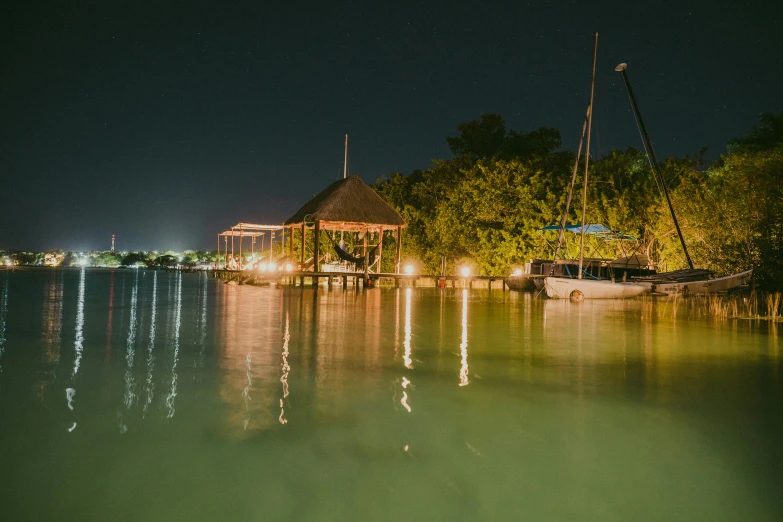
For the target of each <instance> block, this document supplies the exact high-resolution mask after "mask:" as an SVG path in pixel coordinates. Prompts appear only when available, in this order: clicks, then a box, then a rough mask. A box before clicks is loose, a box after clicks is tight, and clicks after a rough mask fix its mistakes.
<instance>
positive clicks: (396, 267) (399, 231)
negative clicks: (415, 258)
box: [394, 227, 402, 274]
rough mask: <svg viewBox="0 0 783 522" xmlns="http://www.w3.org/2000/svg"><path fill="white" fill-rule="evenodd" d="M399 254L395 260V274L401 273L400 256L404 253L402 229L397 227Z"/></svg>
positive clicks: (397, 248)
mask: <svg viewBox="0 0 783 522" xmlns="http://www.w3.org/2000/svg"><path fill="white" fill-rule="evenodd" d="M395 249H396V250H397V254H396V256H395V259H394V273H395V274H399V273H400V254H401V253H402V227H397V246H396V247H395Z"/></svg>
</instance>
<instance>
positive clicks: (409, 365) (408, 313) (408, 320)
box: [402, 288, 413, 370]
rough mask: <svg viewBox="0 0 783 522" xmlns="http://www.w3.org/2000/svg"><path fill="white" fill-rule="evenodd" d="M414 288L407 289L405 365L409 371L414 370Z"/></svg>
mask: <svg viewBox="0 0 783 522" xmlns="http://www.w3.org/2000/svg"><path fill="white" fill-rule="evenodd" d="M412 291H413V289H412V288H406V289H405V341H404V344H403V346H404V347H405V355H403V359H402V360H403V363H404V364H405V367H406V368H408V369H409V370H412V369H413V364H412V363H413V359H411V292H412Z"/></svg>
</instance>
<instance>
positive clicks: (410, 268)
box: [405, 265, 415, 275]
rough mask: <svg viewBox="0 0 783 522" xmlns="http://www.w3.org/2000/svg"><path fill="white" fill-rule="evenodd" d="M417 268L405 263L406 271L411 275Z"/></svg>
mask: <svg viewBox="0 0 783 522" xmlns="http://www.w3.org/2000/svg"><path fill="white" fill-rule="evenodd" d="M414 270H415V267H414V266H413V265H405V273H406V274H408V275H410V274H412V273H413V271H414Z"/></svg>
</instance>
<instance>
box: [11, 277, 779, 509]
mask: <svg viewBox="0 0 783 522" xmlns="http://www.w3.org/2000/svg"><path fill="white" fill-rule="evenodd" d="M664 306H665V304H664V303H661V302H658V303H655V304H650V303H642V302H639V301H616V302H598V301H595V302H585V303H582V304H571V303H568V302H562V301H547V300H536V299H532V298H531V296H530V295H526V294H517V293H509V292H505V293H504V292H501V291H498V290H495V291H492V293H489V292H488V291H486V290H483V291H479V290H474V291H467V290H466V291H463V290H459V289H457V290H454V289H447V290H445V291H443V292H441V291H440V290H437V289H399V290H396V289H383V288H379V289H372V290H368V291H362V290H359V291H356V290H353V289H348V290H342V289H340V288H335V289H332V290H329V289H327V288H321V289H319V290H317V291H316V290H312V289H305V290H299V289H295V288H294V289H291V288H288V289H278V288H257V287H248V286H230V285H225V284H223V283H221V282H218V281H216V280H213V279H210V278H208V277H207V276H206V275H203V274H202V275H198V274H176V273H167V272H152V271H138V272H136V271H99V270H87V271H78V270H74V271H43V270H39V271H32V270H31V271H24V272H23V271H17V272H14V273H11V272H5V273H0V367H1V370H0V520H4V521H6V520H7V521H16V520H80V521H85V520H96V521H106V520H165V521H173V520H188V521H192V520H240V519H241V520H621V521H630V520H710V521H717V520H782V519H783V416H781V414H782V413H783V408H782V407H781V399H783V386H782V385H781V379H782V378H783V376H782V375H781V371H782V370H783V368H782V366H783V365H782V364H781V359H780V355H781V354H780V352H781V348H782V346H781V339H780V338H779V337H778V333H777V331H776V330H775V329H774V328H773V327H772V326H770V325H767V324H764V323H761V324H756V323H742V322H731V321H729V322H720V323H719V322H715V321H712V320H706V319H703V320H685V319H683V318H682V317H681V318H678V319H674V318H673V317H672V313H671V312H670V311H669V310H664V309H663V308H662V307H664Z"/></svg>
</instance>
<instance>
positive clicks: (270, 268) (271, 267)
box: [269, 263, 277, 272]
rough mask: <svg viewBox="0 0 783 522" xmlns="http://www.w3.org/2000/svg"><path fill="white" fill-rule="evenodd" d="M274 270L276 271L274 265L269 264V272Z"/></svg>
mask: <svg viewBox="0 0 783 522" xmlns="http://www.w3.org/2000/svg"><path fill="white" fill-rule="evenodd" d="M275 270H277V265H275V264H274V263H269V271H270V272H274V271H275Z"/></svg>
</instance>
